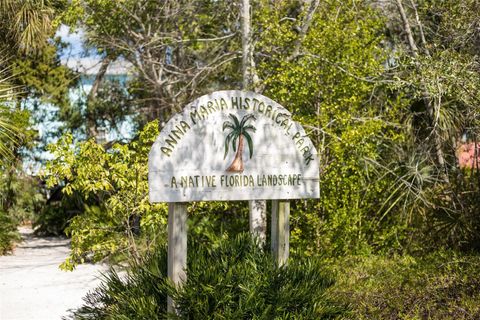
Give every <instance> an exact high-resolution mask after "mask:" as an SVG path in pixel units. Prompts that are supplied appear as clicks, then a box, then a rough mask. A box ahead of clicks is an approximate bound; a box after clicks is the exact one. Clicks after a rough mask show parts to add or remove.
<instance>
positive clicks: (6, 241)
mask: <svg viewBox="0 0 480 320" xmlns="http://www.w3.org/2000/svg"><path fill="white" fill-rule="evenodd" d="M17 240H20V235H19V234H18V232H17V224H16V223H15V221H14V219H12V218H11V217H10V216H8V215H7V214H6V213H4V212H2V211H0V255H4V254H6V253H7V252H9V251H10V250H12V248H13V245H14V243H15V241H17Z"/></svg>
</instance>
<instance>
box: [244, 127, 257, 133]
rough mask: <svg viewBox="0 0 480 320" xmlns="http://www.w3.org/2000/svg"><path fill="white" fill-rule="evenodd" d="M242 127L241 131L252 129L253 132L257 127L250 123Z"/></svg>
mask: <svg viewBox="0 0 480 320" xmlns="http://www.w3.org/2000/svg"><path fill="white" fill-rule="evenodd" d="M242 129H243V132H246V131H247V130H252V131H253V132H255V131H257V128H255V127H254V126H252V125H248V126H244V127H243V128H242Z"/></svg>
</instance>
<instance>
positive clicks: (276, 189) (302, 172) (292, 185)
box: [148, 91, 320, 202]
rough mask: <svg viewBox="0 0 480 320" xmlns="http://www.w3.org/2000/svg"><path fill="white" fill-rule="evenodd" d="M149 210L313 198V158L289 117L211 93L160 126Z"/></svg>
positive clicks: (274, 106) (266, 103) (243, 95)
mask: <svg viewBox="0 0 480 320" xmlns="http://www.w3.org/2000/svg"><path fill="white" fill-rule="evenodd" d="M148 169H149V179H148V180H149V190H150V201H152V202H187V201H200V200H202V201H209V200H256V199H264V200H267V199H301V198H318V197H319V192H320V191H319V181H318V179H319V166H318V158H317V151H316V149H315V147H314V145H313V144H312V142H311V140H310V139H309V138H308V136H307V135H306V133H305V131H304V130H303V128H302V127H301V126H300V125H299V124H298V123H296V122H294V121H293V120H292V118H291V114H290V112H289V111H288V110H286V109H285V108H283V107H282V106H281V105H279V104H278V103H276V102H275V101H273V100H271V99H269V98H267V97H265V96H262V95H260V94H256V93H252V92H244V91H217V92H214V93H212V94H209V95H204V96H202V97H200V98H198V99H197V100H195V101H193V102H192V103H190V104H189V105H187V106H186V107H185V108H184V109H183V112H181V113H178V114H176V115H175V116H173V117H172V118H171V119H170V121H169V122H168V123H167V124H166V125H165V126H164V128H163V129H162V131H161V133H160V135H159V136H158V138H157V140H156V141H155V143H154V145H153V147H152V149H151V151H150V155H149V163H148Z"/></svg>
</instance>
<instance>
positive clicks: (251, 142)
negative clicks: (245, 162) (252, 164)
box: [243, 131, 253, 159]
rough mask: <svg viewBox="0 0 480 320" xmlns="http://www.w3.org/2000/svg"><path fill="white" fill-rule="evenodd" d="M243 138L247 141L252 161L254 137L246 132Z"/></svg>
mask: <svg viewBox="0 0 480 320" xmlns="http://www.w3.org/2000/svg"><path fill="white" fill-rule="evenodd" d="M243 136H244V137H245V140H247V143H248V151H249V152H250V159H251V158H252V156H253V141H252V137H251V136H250V134H248V133H247V132H246V131H244V132H243Z"/></svg>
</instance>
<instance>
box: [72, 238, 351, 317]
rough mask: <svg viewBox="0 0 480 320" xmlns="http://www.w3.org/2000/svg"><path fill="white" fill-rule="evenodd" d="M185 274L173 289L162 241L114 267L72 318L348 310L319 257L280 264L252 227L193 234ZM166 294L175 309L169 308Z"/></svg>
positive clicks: (326, 313)
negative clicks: (221, 235)
mask: <svg viewBox="0 0 480 320" xmlns="http://www.w3.org/2000/svg"><path fill="white" fill-rule="evenodd" d="M191 240H192V241H190V243H191V246H190V248H189V250H188V267H187V274H188V278H187V281H186V283H185V284H184V285H183V287H181V288H178V289H175V288H173V287H172V285H171V284H170V282H169V281H168V278H167V275H166V273H167V267H166V266H167V249H166V247H165V246H161V247H159V248H158V250H157V251H156V252H155V253H154V254H153V255H151V256H150V257H148V258H147V260H146V261H144V262H143V263H142V264H140V265H135V266H133V267H132V268H131V269H130V270H129V271H128V274H127V275H122V274H119V273H117V272H115V271H112V272H111V273H110V274H108V275H107V276H106V278H105V280H104V283H103V284H102V285H101V286H100V287H99V288H98V289H97V290H96V291H95V292H92V293H90V294H89V295H88V296H87V297H86V304H85V305H84V306H83V307H82V308H80V309H79V310H77V311H76V312H74V315H73V318H74V319H167V318H168V319H332V318H334V317H336V316H338V315H340V314H342V313H344V312H345V308H344V307H343V306H341V305H340V304H338V303H336V302H335V301H334V300H333V299H332V297H331V296H330V294H329V293H328V291H327V289H328V288H329V287H331V286H332V285H333V280H332V277H331V276H330V275H329V274H328V273H327V272H326V271H325V266H324V265H322V264H321V263H319V262H318V261H317V260H303V259H302V260H297V261H292V263H291V264H290V265H288V266H286V267H281V268H278V267H276V266H275V263H274V261H273V258H272V257H271V256H270V254H268V253H265V252H264V251H263V250H262V249H260V248H259V247H258V245H257V244H256V243H255V242H254V241H253V240H252V239H251V237H250V236H249V235H248V234H241V235H239V236H237V237H234V238H230V239H226V240H224V241H222V242H221V243H219V244H218V245H216V246H211V244H210V243H209V244H208V245H206V244H204V243H198V242H197V241H195V239H191ZM167 294H168V295H171V296H172V297H174V299H175V301H176V302H177V307H178V310H179V314H178V316H176V315H167V312H166V306H167Z"/></svg>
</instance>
